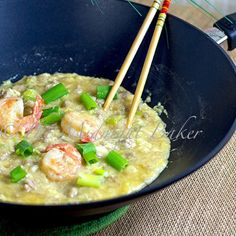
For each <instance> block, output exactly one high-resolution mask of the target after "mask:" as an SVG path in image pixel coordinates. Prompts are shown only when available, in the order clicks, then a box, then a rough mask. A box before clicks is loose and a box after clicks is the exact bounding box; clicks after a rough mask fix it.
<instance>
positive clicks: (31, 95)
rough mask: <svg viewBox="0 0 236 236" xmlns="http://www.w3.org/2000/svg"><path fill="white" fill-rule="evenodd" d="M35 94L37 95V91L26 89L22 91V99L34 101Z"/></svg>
mask: <svg viewBox="0 0 236 236" xmlns="http://www.w3.org/2000/svg"><path fill="white" fill-rule="evenodd" d="M37 95H38V93H37V92H36V91H35V90H34V89H27V90H25V92H24V93H23V99H24V100H25V101H34V102H35V101H36V96H37Z"/></svg>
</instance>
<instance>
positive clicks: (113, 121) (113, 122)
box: [106, 116, 122, 126]
mask: <svg viewBox="0 0 236 236" xmlns="http://www.w3.org/2000/svg"><path fill="white" fill-rule="evenodd" d="M121 119H122V116H110V117H108V118H107V119H106V124H108V125H113V126H115V125H117V124H118V122H119V121H120V120H121Z"/></svg>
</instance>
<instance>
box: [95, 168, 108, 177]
mask: <svg viewBox="0 0 236 236" xmlns="http://www.w3.org/2000/svg"><path fill="white" fill-rule="evenodd" d="M105 173H106V171H105V170H104V169H96V170H94V174H96V175H102V176H104V174H105Z"/></svg>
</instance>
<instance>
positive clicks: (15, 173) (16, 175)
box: [10, 166, 27, 183]
mask: <svg viewBox="0 0 236 236" xmlns="http://www.w3.org/2000/svg"><path fill="white" fill-rule="evenodd" d="M26 175H27V172H26V171H25V170H24V169H23V168H22V167H21V166H17V167H16V168H15V169H13V170H12V171H11V172H10V178H11V182H12V183H17V182H19V181H20V180H22V179H24V178H25V176H26Z"/></svg>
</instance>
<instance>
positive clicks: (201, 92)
mask: <svg viewBox="0 0 236 236" xmlns="http://www.w3.org/2000/svg"><path fill="white" fill-rule="evenodd" d="M100 7H101V9H102V12H101V11H100V10H99V9H98V8H96V7H95V6H92V4H90V2H89V1H88V0H80V1H73V0H70V1H63V0H58V1H50V2H47V4H41V1H26V0H18V1H1V3H0V32H1V34H0V55H1V57H0V71H1V73H0V81H4V80H7V79H9V78H12V79H14V80H17V79H19V78H21V77H22V76H23V75H30V74H40V73H44V72H48V73H54V72H76V73H78V74H83V75H90V76H97V77H105V78H109V79H113V80H114V78H115V76H116V74H117V71H118V70H119V68H120V66H121V64H122V62H123V60H124V58H125V55H126V54H127V52H128V50H129V48H130V46H131V43H132V41H133V39H134V37H135V35H136V34H137V32H138V30H139V28H140V25H141V23H142V21H143V19H144V16H145V14H146V13H147V8H146V7H142V6H137V8H138V9H139V11H140V12H141V13H142V14H143V16H142V17H140V16H139V15H138V14H137V13H136V12H135V11H134V10H133V9H132V8H131V7H129V5H128V4H127V3H124V2H121V1H115V0H113V1H106V0H100ZM154 25H155V22H154V23H153V25H152V27H151V28H150V30H149V31H148V34H147V36H146V37H145V40H144V42H143V43H142V45H141V47H140V50H139V52H138V54H137V56H136V57H135V60H134V62H133V64H132V66H131V68H130V70H129V72H128V74H127V76H126V79H125V82H124V83H123V85H124V86H125V87H126V88H127V89H129V90H130V91H134V87H133V86H132V85H133V84H134V83H135V82H136V81H137V80H138V78H139V75H140V71H141V68H142V64H143V61H144V58H145V55H146V52H147V49H148V45H149V42H150V39H151V35H152V32H153V29H154ZM235 75H236V73H235V67H234V66H233V65H232V63H230V61H229V60H228V58H227V57H226V55H225V53H224V52H223V51H222V50H220V49H219V47H218V46H217V45H215V44H214V43H213V42H212V41H211V40H210V39H208V37H207V36H206V35H204V34H203V33H202V32H200V31H198V30H196V29H195V28H193V27H192V26H190V25H188V24H186V23H185V22H183V21H181V20H179V19H177V18H175V17H173V16H169V17H168V19H167V24H166V27H165V28H164V30H163V33H162V37H161V40H160V43H159V46H158V50H157V52H156V55H155V58H154V61H153V65H152V68H151V72H150V75H149V77H148V82H147V85H146V89H148V90H149V91H150V92H151V93H152V102H151V103H150V105H151V106H154V105H156V104H157V103H158V102H161V103H162V105H164V107H165V108H166V110H167V111H168V117H166V116H165V115H163V119H164V120H165V122H166V123H167V131H168V132H169V136H170V138H171V139H172V151H171V155H170V162H169V165H168V168H166V169H165V171H164V172H163V173H162V174H161V176H160V178H158V179H157V180H156V181H154V182H153V183H152V184H151V185H150V186H148V187H147V188H146V190H148V189H149V188H150V189H151V188H153V187H155V188H156V189H158V188H161V187H162V186H164V185H166V184H168V183H171V182H173V181H174V180H176V179H177V178H179V177H182V176H184V175H185V174H187V173H189V172H190V171H192V170H194V169H196V168H197V167H199V166H201V165H202V164H203V163H205V162H206V161H207V160H208V159H209V158H210V157H211V156H212V154H213V153H212V150H213V149H214V152H216V151H217V150H218V149H219V147H220V146H218V148H217V145H218V144H219V143H220V142H221V141H222V139H224V137H225V136H226V134H227V133H228V131H229V130H230V128H231V126H232V124H233V122H234V119H235V117H236V109H235V108H236V107H235V104H236V103H235V101H236V93H235V87H236V80H235ZM146 96H147V93H144V95H143V98H145V97H146Z"/></svg>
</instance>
